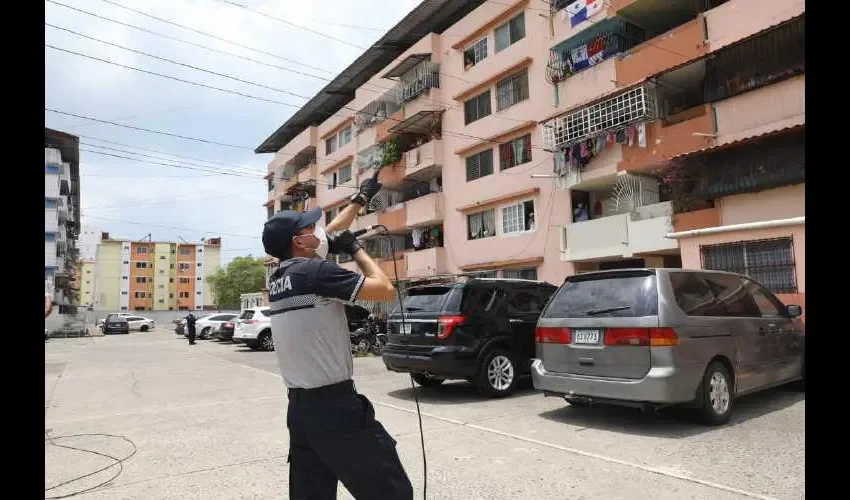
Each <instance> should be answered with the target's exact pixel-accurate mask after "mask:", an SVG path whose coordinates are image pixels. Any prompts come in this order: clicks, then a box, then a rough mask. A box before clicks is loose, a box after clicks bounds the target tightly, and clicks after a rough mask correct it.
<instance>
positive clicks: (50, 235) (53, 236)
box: [44, 233, 56, 241]
mask: <svg viewBox="0 0 850 500" xmlns="http://www.w3.org/2000/svg"><path fill="white" fill-rule="evenodd" d="M44 241H56V233H44Z"/></svg>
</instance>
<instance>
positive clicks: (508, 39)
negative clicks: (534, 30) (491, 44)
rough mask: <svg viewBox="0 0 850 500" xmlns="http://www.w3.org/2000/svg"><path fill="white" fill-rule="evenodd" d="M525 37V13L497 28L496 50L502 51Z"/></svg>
mask: <svg viewBox="0 0 850 500" xmlns="http://www.w3.org/2000/svg"><path fill="white" fill-rule="evenodd" d="M523 38H525V13H522V14H520V15H518V16H516V17H515V18H513V19H511V20H510V21H508V22H506V23H505V24H503V25H501V26H499V27H498V28H496V52H501V51H502V50H505V49H506V48H508V47H510V46H511V45H513V44H515V43H517V42H518V41H520V40H522V39H523Z"/></svg>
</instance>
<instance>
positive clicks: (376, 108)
mask: <svg viewBox="0 0 850 500" xmlns="http://www.w3.org/2000/svg"><path fill="white" fill-rule="evenodd" d="M399 109H401V102H400V101H399V100H398V92H397V90H396V89H395V88H393V89H391V90H390V91H388V92H386V93H384V94H383V95H382V96H381V97H379V98H377V99H375V100H374V101H372V102H370V103H369V104H367V105H366V106H364V107H363V109H361V110H360V111H358V112H357V113H356V114H355V115H354V130H355V132H356V133H358V134H359V133H361V132H363V131H364V130H366V129H368V128H369V127H373V126H375V125H376V124H378V123H380V122H382V121H384V120H386V119H387V117H388V116H390V115H392V114H393V113H395V112H396V111H398V110H399Z"/></svg>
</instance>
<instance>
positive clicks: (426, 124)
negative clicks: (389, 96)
mask: <svg viewBox="0 0 850 500" xmlns="http://www.w3.org/2000/svg"><path fill="white" fill-rule="evenodd" d="M442 112H443V110H436V111H419V112H418V113H416V114H414V115H412V116H409V117H407V118H405V119H404V120H402V121H401V122H400V123H397V124H395V125H393V126H392V127H390V129H389V133H390V134H421V135H428V134H430V133H431V132H432V131H433V130H434V127H433V126H432V125H433V124H434V122H436V121H437V119H438V118H439V116H440V114H442Z"/></svg>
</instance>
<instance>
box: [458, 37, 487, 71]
mask: <svg viewBox="0 0 850 500" xmlns="http://www.w3.org/2000/svg"><path fill="white" fill-rule="evenodd" d="M484 59H487V37H486V36H485V37H484V38H482V39H481V40H478V41H477V42H475V43H473V44H472V45H471V46H470V47H469V48H467V49H466V50H464V51H463V70H464V71H466V70H468V69H470V68H471V67H473V66H475V65H476V64H478V63H480V62H481V61H483V60H484Z"/></svg>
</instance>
